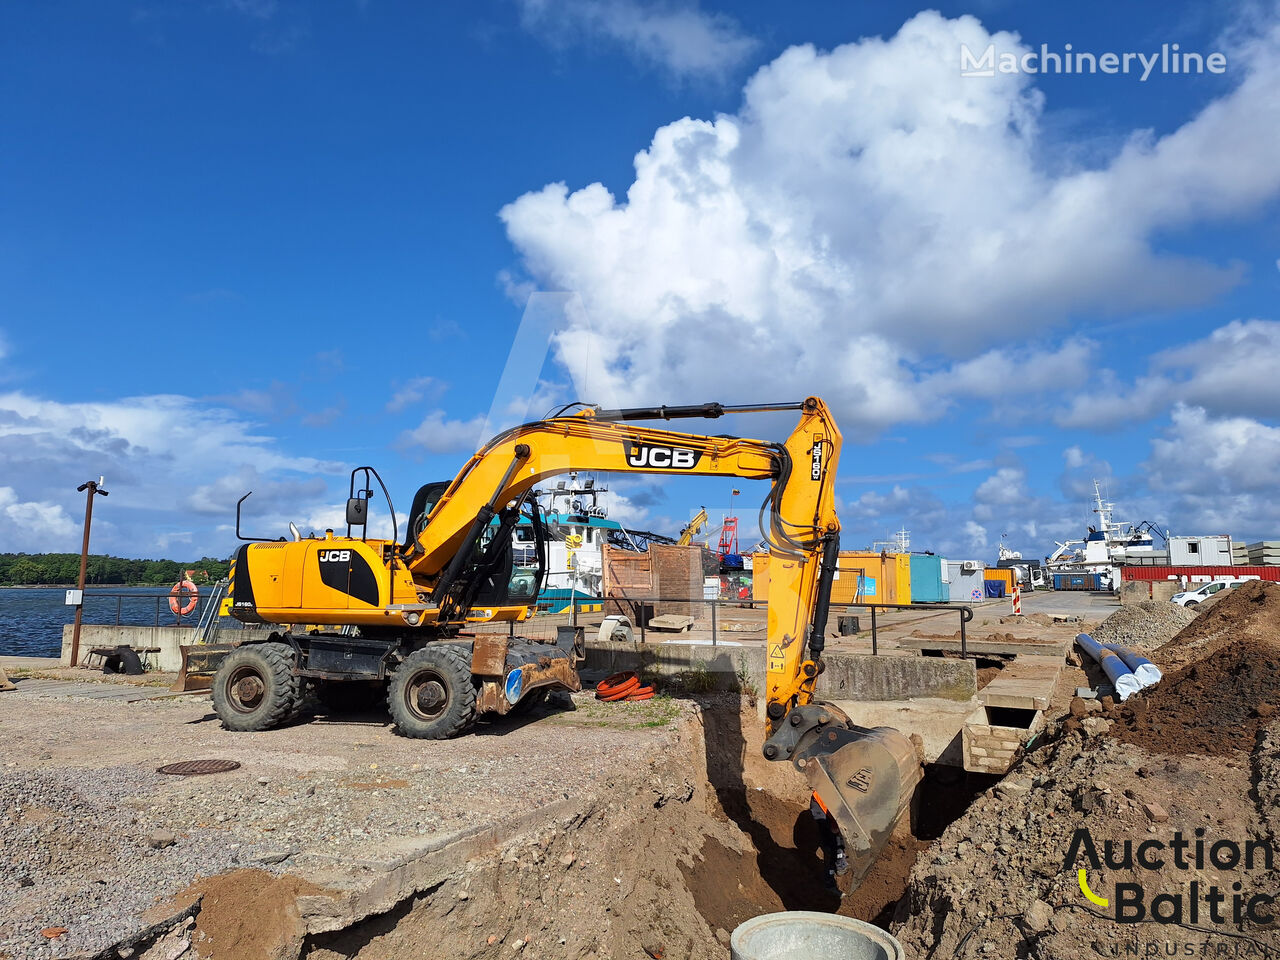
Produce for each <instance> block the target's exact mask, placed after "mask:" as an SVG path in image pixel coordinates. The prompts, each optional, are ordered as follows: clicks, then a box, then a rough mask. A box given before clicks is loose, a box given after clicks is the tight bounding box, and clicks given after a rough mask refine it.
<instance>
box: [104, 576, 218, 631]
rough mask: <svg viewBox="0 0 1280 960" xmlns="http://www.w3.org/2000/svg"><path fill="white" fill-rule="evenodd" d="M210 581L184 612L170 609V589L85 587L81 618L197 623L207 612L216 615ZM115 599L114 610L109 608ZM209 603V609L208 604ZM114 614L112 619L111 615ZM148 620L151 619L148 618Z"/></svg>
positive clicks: (124, 623) (133, 623) (129, 623)
mask: <svg viewBox="0 0 1280 960" xmlns="http://www.w3.org/2000/svg"><path fill="white" fill-rule="evenodd" d="M216 592H217V591H216V590H214V589H213V585H212V584H210V585H209V586H207V587H205V588H204V590H203V591H202V593H201V594H200V597H199V599H198V600H197V601H196V608H195V609H194V610H192V611H191V612H190V613H188V614H186V615H185V616H183V615H180V614H176V613H174V612H173V611H172V610H170V609H169V591H168V590H163V591H162V592H160V591H158V592H156V593H140V592H137V591H131V590H85V592H84V622H85V623H86V624H99V625H102V624H111V625H114V626H117V627H145V626H153V627H180V626H183V624H184V621H185V622H188V623H190V622H194V623H199V622H200V621H201V620H202V619H204V618H206V617H207V616H213V617H216V616H217V598H216V597H215V593H216ZM112 600H114V601H115V604H114V607H115V609H114V614H113V613H112V612H111V610H112V604H111V601H112ZM211 606H212V608H213V609H212V613H210V612H209V608H210V607H211ZM113 617H114V619H112V618H113ZM148 621H150V622H148Z"/></svg>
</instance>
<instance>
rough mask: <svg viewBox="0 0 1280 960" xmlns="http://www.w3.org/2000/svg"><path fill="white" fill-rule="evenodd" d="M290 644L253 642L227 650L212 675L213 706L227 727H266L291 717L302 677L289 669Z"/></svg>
mask: <svg viewBox="0 0 1280 960" xmlns="http://www.w3.org/2000/svg"><path fill="white" fill-rule="evenodd" d="M293 667H294V654H293V647H291V646H289V645H288V644H287V643H254V644H247V645H245V646H242V647H238V648H237V649H236V650H234V651H232V652H231V653H229V654H227V656H226V657H224V658H223V660H222V663H220V664H218V671H217V673H215V674H214V675H213V689H212V694H213V710H214V712H215V713H216V714H217V715H218V719H219V720H221V721H222V725H223V726H224V727H226V728H227V729H228V730H241V731H244V730H270V729H271V728H272V727H275V726H278V725H279V724H281V723H284V722H285V721H287V720H291V719H293V717H294V716H296V715H297V713H298V707H299V706H300V705H301V703H302V681H301V680H300V678H299V677H298V676H296V675H295V674H294V672H293Z"/></svg>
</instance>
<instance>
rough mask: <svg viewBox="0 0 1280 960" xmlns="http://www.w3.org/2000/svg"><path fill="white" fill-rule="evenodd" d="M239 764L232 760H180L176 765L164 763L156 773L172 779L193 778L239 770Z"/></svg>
mask: <svg viewBox="0 0 1280 960" xmlns="http://www.w3.org/2000/svg"><path fill="white" fill-rule="evenodd" d="M239 769H240V764H238V763H236V761H234V760H182V761H180V762H178V763H166V764H165V765H164V766H163V767H161V768H160V769H159V770H157V771H156V773H167V774H169V775H171V776H174V777H195V776H199V775H200V774H203V773H226V772H227V771H228V770H239Z"/></svg>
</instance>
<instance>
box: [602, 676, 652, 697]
mask: <svg viewBox="0 0 1280 960" xmlns="http://www.w3.org/2000/svg"><path fill="white" fill-rule="evenodd" d="M653 691H654V688H653V686H652V685H650V686H647V687H642V686H640V678H639V677H637V676H636V675H635V672H634V671H632V670H624V671H622V672H621V673H615V674H614V675H613V676H611V677H605V678H604V679H603V680H601V681H600V682H599V683H597V684H596V699H597V700H603V701H604V702H605V703H617V702H619V701H621V700H652V699H653Z"/></svg>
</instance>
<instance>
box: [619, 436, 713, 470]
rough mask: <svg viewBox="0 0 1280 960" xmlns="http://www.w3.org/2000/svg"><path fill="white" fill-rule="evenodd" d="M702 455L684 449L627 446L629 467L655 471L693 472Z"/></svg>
mask: <svg viewBox="0 0 1280 960" xmlns="http://www.w3.org/2000/svg"><path fill="white" fill-rule="evenodd" d="M701 457H702V453H701V452H700V451H698V450H688V449H685V448H684V447H659V446H654V445H652V444H647V443H629V444H627V465H628V466H632V467H651V468H653V469H655V470H692V469H693V468H694V467H696V466H697V465H698V460H699V459H701Z"/></svg>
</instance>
